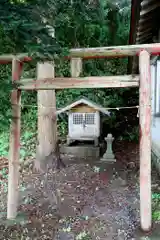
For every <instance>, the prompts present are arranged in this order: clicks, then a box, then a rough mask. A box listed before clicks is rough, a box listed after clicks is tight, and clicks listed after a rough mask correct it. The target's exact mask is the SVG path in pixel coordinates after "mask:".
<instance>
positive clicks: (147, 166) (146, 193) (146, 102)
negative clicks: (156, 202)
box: [139, 50, 152, 231]
mask: <svg viewBox="0 0 160 240" xmlns="http://www.w3.org/2000/svg"><path fill="white" fill-rule="evenodd" d="M139 69H140V112H139V119H140V220H141V228H142V230H144V231H148V230H150V228H151V224H152V212H151V207H152V199H151V69H150V54H149V53H148V52H147V51H145V50H143V51H142V52H141V53H140V56H139Z"/></svg>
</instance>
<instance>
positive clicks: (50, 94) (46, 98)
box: [37, 62, 57, 160]
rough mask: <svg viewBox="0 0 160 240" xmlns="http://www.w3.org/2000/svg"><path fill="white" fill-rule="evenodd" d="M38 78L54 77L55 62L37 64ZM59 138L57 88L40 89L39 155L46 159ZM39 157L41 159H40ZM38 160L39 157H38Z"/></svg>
mask: <svg viewBox="0 0 160 240" xmlns="http://www.w3.org/2000/svg"><path fill="white" fill-rule="evenodd" d="M37 78H38V79H42V78H54V63H50V62H44V63H38V64H37ZM56 138H57V124H56V96H55V90H40V91H38V143H39V145H38V149H37V151H38V156H39V158H40V159H44V158H45V157H46V156H48V155H49V154H50V153H51V151H53V149H54V148H55V143H56ZM40 159H39V160H40ZM37 160H38V159H37Z"/></svg>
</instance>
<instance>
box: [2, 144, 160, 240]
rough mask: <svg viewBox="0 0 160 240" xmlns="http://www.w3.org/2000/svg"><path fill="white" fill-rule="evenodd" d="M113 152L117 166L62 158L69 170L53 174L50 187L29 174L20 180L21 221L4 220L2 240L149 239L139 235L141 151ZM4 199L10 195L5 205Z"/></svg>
mask: <svg viewBox="0 0 160 240" xmlns="http://www.w3.org/2000/svg"><path fill="white" fill-rule="evenodd" d="M114 151H115V153H116V159H117V162H116V163H114V164H101V163H100V162H99V161H95V160H94V159H77V158H76V159H75V158H72V157H71V156H63V159H64V161H65V163H66V164H67V167H66V168H65V169H63V170H61V171H59V172H56V173H53V172H51V174H50V177H49V178H47V181H48V184H47V187H46V185H44V176H42V175H40V174H38V173H32V171H31V170H30V171H29V170H28V169H27V170H25V171H24V172H23V173H22V174H21V188H20V202H19V216H18V217H17V221H16V222H15V224H14V223H13V222H12V223H11V222H8V221H7V220H5V217H4V218H3V217H1V218H0V232H1V235H0V239H19V240H22V239H27V240H29V239H35V240H36V239H54V240H74V239H77V240H78V239H82V240H90V239H92V240H96V239H101V240H112V239H113V240H127V239H129V240H131V239H136V240H137V239H147V238H141V237H142V235H143V234H142V233H140V232H139V231H138V228H139V225H140V224H139V184H138V174H139V172H138V171H139V170H138V161H139V152H138V145H137V144H134V143H127V142H117V143H116V144H115V146H114ZM132 162H134V164H132ZM128 163H131V164H128ZM153 175H154V176H153V178H154V182H156V181H159V180H158V177H157V176H156V177H155V172H153ZM158 184H159V183H158ZM55 189H58V203H57V204H55V201H54V195H53V193H54V192H55ZM5 198H6V193H4V194H3V199H2V196H1V201H2V200H3V202H4V201H5ZM3 211H6V206H5V205H4V206H3ZM156 228H157V227H156ZM151 234H152V233H149V234H148V235H151ZM148 239H160V235H159V236H157V235H156V231H155V233H154V236H153V238H148Z"/></svg>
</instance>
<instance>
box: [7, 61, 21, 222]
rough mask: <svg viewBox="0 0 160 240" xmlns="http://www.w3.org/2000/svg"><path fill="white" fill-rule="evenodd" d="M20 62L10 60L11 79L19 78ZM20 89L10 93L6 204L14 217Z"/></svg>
mask: <svg viewBox="0 0 160 240" xmlns="http://www.w3.org/2000/svg"><path fill="white" fill-rule="evenodd" d="M21 71H22V64H21V62H20V61H18V60H16V59H13V61H12V81H17V80H19V79H20V74H21ZM20 102H21V91H20V90H13V92H12V94H11V103H12V122H11V132H10V149H9V175H8V204H7V218H8V219H14V218H16V216H17V207H18V186H19V149H20V117H21V106H20Z"/></svg>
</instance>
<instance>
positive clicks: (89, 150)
mask: <svg viewBox="0 0 160 240" xmlns="http://www.w3.org/2000/svg"><path fill="white" fill-rule="evenodd" d="M60 152H61V153H63V154H68V155H73V156H76V157H89V158H90V157H94V158H98V157H99V156H100V148H99V147H95V146H92V145H91V146H90V145H82V146H67V145H62V146H61V148H60Z"/></svg>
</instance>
